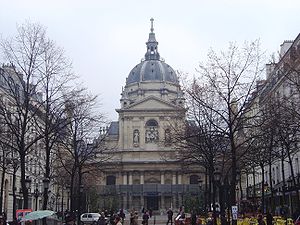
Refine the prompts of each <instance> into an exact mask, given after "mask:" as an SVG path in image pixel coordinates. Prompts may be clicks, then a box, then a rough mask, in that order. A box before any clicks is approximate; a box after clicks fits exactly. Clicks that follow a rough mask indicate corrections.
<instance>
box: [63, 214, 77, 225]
mask: <svg viewBox="0 0 300 225" xmlns="http://www.w3.org/2000/svg"><path fill="white" fill-rule="evenodd" d="M75 221H76V217H75V215H74V214H73V213H67V214H66V216H65V223H64V225H75Z"/></svg>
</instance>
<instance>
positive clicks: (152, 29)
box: [150, 18, 154, 33]
mask: <svg viewBox="0 0 300 225" xmlns="http://www.w3.org/2000/svg"><path fill="white" fill-rule="evenodd" d="M150 21H151V29H150V31H151V33H153V31H154V28H153V21H154V19H153V18H151V19H150Z"/></svg>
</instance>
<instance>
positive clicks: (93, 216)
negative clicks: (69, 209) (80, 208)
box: [80, 213, 100, 225]
mask: <svg viewBox="0 0 300 225" xmlns="http://www.w3.org/2000/svg"><path fill="white" fill-rule="evenodd" d="M99 217H100V214H99V213H83V214H81V216H80V221H81V224H82V225H83V224H93V225H96V223H97V221H98V219H99Z"/></svg>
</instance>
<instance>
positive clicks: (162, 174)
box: [160, 171, 165, 184]
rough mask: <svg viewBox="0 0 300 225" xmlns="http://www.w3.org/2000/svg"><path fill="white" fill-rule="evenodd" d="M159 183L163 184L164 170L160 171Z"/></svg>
mask: <svg viewBox="0 0 300 225" xmlns="http://www.w3.org/2000/svg"><path fill="white" fill-rule="evenodd" d="M160 183H161V184H165V172H164V171H161V172H160Z"/></svg>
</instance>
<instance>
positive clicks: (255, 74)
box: [190, 41, 263, 222]
mask: <svg viewBox="0 0 300 225" xmlns="http://www.w3.org/2000/svg"><path fill="white" fill-rule="evenodd" d="M261 62H262V54H261V52H260V48H259V42H258V41H254V42H251V43H245V44H244V46H243V47H241V48H239V47H238V46H237V45H236V44H233V43H231V44H230V46H229V48H228V50H227V51H224V52H220V53H219V54H218V53H216V52H215V51H213V50H211V51H210V53H209V54H208V60H207V63H206V64H200V67H199V78H197V80H196V82H197V83H198V85H199V86H205V87H206V92H207V93H209V96H210V100H209V101H207V99H206V98H199V97H198V96H195V97H194V98H195V100H197V102H198V103H199V106H201V107H202V108H203V109H205V110H206V111H211V112H212V113H213V117H212V118H214V119H213V120H211V121H210V122H211V126H212V127H213V128H214V130H216V131H218V133H219V134H221V135H222V136H223V137H224V138H225V139H226V140H228V142H229V149H230V155H229V160H230V170H231V173H230V175H231V176H230V180H231V186H230V196H231V205H236V190H235V189H236V177H237V169H238V166H239V165H238V161H239V159H240V158H241V157H242V156H243V155H244V154H245V152H246V151H247V143H248V142H249V141H250V140H251V137H248V136H247V134H244V133H243V130H245V127H248V126H250V125H251V123H250V120H251V118H249V114H248V115H247V113H248V112H249V109H248V107H247V103H248V100H249V99H250V97H251V94H252V92H253V91H254V89H255V85H256V81H257V80H258V78H259V76H260V74H261V72H262V71H263V70H262V68H263V67H262V64H261ZM190 94H191V96H193V93H190ZM246 115H247V116H246ZM234 222H236V221H234Z"/></svg>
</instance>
